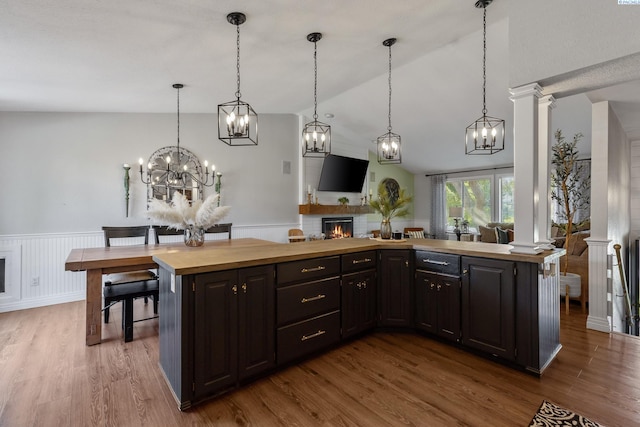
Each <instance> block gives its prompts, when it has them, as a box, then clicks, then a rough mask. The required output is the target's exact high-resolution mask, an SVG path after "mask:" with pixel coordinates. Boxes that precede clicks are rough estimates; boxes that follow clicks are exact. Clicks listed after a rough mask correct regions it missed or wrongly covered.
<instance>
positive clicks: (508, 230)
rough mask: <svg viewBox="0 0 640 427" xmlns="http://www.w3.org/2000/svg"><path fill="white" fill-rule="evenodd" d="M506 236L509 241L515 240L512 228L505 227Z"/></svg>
mask: <svg viewBox="0 0 640 427" xmlns="http://www.w3.org/2000/svg"><path fill="white" fill-rule="evenodd" d="M507 236H508V240H509V242H515V240H516V238H515V237H514V233H513V230H512V229H510V228H508V229H507ZM509 242H507V243H509Z"/></svg>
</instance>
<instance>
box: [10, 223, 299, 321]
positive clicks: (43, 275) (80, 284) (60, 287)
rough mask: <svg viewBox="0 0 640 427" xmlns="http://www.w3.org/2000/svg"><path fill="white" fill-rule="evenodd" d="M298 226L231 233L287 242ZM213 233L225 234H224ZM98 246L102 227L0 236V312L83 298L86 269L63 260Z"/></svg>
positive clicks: (249, 227)
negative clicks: (1, 288)
mask: <svg viewBox="0 0 640 427" xmlns="http://www.w3.org/2000/svg"><path fill="white" fill-rule="evenodd" d="M299 227H300V225H299V224H261V225H247V226H236V225H234V226H233V228H232V233H231V234H232V237H233V238H234V239H240V238H245V237H253V238H256V239H264V240H270V241H274V242H281V243H286V242H287V241H288V240H287V232H288V230H289V229H290V228H299ZM213 237H214V238H226V234H224V235H220V236H215V235H214V236H213ZM174 238H175V239H176V240H177V241H180V239H181V237H180V236H174ZM163 240H164V239H163ZM101 246H104V237H103V234H102V231H95V232H86V233H64V234H63V233H52V234H38V235H36V234H29V235H6V236H0V258H3V259H5V260H6V261H5V292H2V293H0V313H3V312H7V311H14V310H22V309H27V308H34V307H42V306H46V305H52V304H61V303H65V302H72V301H79V300H84V299H85V282H86V273H84V272H72V271H65V270H64V262H65V260H66V259H67V256H68V255H69V252H71V250H72V249H76V248H94V247H101Z"/></svg>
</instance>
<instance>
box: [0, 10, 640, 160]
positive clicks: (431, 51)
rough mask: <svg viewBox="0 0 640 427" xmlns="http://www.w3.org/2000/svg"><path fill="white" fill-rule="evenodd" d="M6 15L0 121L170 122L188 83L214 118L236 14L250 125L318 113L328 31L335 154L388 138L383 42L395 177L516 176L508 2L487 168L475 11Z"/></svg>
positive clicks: (227, 79)
mask: <svg viewBox="0 0 640 427" xmlns="http://www.w3.org/2000/svg"><path fill="white" fill-rule="evenodd" d="M0 3H1V4H0V34H1V35H2V40H3V41H2V43H1V44H0V57H1V58H2V66H1V67H0V87H2V91H1V92H0V111H64V112H174V111H175V107H176V106H175V89H173V88H172V87H171V85H172V84H173V83H183V84H184V85H185V88H184V89H183V90H182V91H181V102H180V108H181V112H182V113H213V112H216V108H217V105H218V104H219V103H222V102H227V101H230V100H232V99H234V97H235V95H234V93H235V90H236V87H235V80H236V79H235V72H236V68H235V56H236V46H235V38H236V31H235V30H236V29H235V26H233V25H231V24H229V23H228V22H227V20H226V15H227V14H228V13H229V12H234V11H239V12H243V13H245V14H246V15H247V22H246V23H245V24H243V25H241V26H240V33H241V42H240V45H241V78H242V82H241V89H242V99H243V100H244V101H246V102H249V103H250V104H251V105H252V106H253V107H254V109H255V110H256V111H257V112H258V114H261V113H298V114H305V115H307V116H310V115H311V114H312V111H313V45H312V44H311V43H309V42H308V41H307V40H306V35H307V34H308V33H310V32H315V31H317V32H322V33H323V35H324V37H323V39H322V40H321V41H319V42H318V102H319V105H318V115H319V119H320V120H322V121H325V122H327V123H329V124H331V126H332V130H333V139H334V141H335V143H340V144H348V145H353V146H356V147H368V148H369V149H371V150H373V149H374V146H373V144H372V143H371V141H372V140H375V138H376V137H377V136H379V135H381V134H383V133H386V132H387V101H388V100H387V97H388V92H387V91H388V82H387V72H388V62H387V61H388V50H387V48H385V47H384V46H382V41H383V40H384V39H386V38H389V37H396V38H397V39H398V42H397V43H396V44H395V45H394V46H393V48H392V53H393V72H392V76H393V98H392V124H393V131H394V132H396V133H399V134H400V135H401V136H402V142H403V167H405V168H406V169H408V170H410V171H411V172H413V173H428V172H435V171H446V170H459V169H473V168H479V167H486V166H496V165H505V164H511V163H512V159H513V149H512V147H513V143H512V137H511V132H509V130H510V129H511V128H512V126H513V120H512V116H513V112H512V108H513V107H512V104H511V101H509V92H508V77H509V76H508V68H509V67H508V19H507V12H508V2H507V1H506V0H497V1H494V2H493V4H492V5H491V6H490V7H489V8H488V9H487V15H488V16H487V21H488V34H487V37H488V52H487V79H488V80H487V107H488V110H489V115H492V116H497V117H500V118H503V119H505V120H506V122H507V126H506V129H507V135H508V138H507V144H506V146H507V149H506V150H505V151H503V152H501V153H499V154H496V155H494V156H465V155H464V129H465V127H466V126H467V125H469V124H470V123H471V122H473V121H474V120H475V119H477V118H478V117H479V116H480V115H481V111H482V69H481V67H482V10H481V9H476V8H475V7H474V3H475V0H464V1H461V0H459V1H451V0H429V1H428V2H426V1H424V0H402V1H396V2H391V1H388V0H349V1H344V0H322V1H315V2H310V1H294V0H270V1H264V0H245V1H243V2H237V1H232V0H215V1H212V0H207V1H204V0H182V1H180V2H177V1H175V0H109V1H100V0H90V1H88V0H57V1H55V2H53V1H48V0H22V1H19V2H18V1H10V2H7V1H3V2H0ZM601 95H602V96H607V95H606V94H604V93H602V94H601ZM638 98H639V99H640V93H638ZM629 102H630V103H631V102H632V101H631V100H630V101H629ZM326 113H332V114H334V116H335V117H334V118H332V119H327V118H325V114H326ZM635 114H636V115H637V111H636V112H635ZM261 143H263V142H262V141H261ZM246 149H250V148H246Z"/></svg>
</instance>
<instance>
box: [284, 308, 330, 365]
mask: <svg viewBox="0 0 640 427" xmlns="http://www.w3.org/2000/svg"><path fill="white" fill-rule="evenodd" d="M338 341H340V311H334V312H331V313H328V314H325V315H322V316H318V317H314V318H313V319H309V320H305V321H304V322H298V323H294V324H293V325H289V326H285V327H284V328H280V329H278V353H277V359H278V364H282V363H286V362H289V361H291V360H294V359H297V358H299V357H302V356H304V355H307V354H311V353H313V352H314V351H317V350H321V349H323V348H325V347H328V346H330V345H332V344H335V343H337V342H338Z"/></svg>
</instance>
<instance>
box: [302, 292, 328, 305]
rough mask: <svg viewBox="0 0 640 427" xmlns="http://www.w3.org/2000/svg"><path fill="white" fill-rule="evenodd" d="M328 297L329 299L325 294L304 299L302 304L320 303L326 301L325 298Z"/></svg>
mask: <svg viewBox="0 0 640 427" xmlns="http://www.w3.org/2000/svg"><path fill="white" fill-rule="evenodd" d="M326 297H327V296H326V295H325V294H319V295H317V296H315V297H310V298H302V299H301V300H300V302H301V303H302V304H304V303H305V302H311V301H318V300H319V299H324V298H326Z"/></svg>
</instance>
